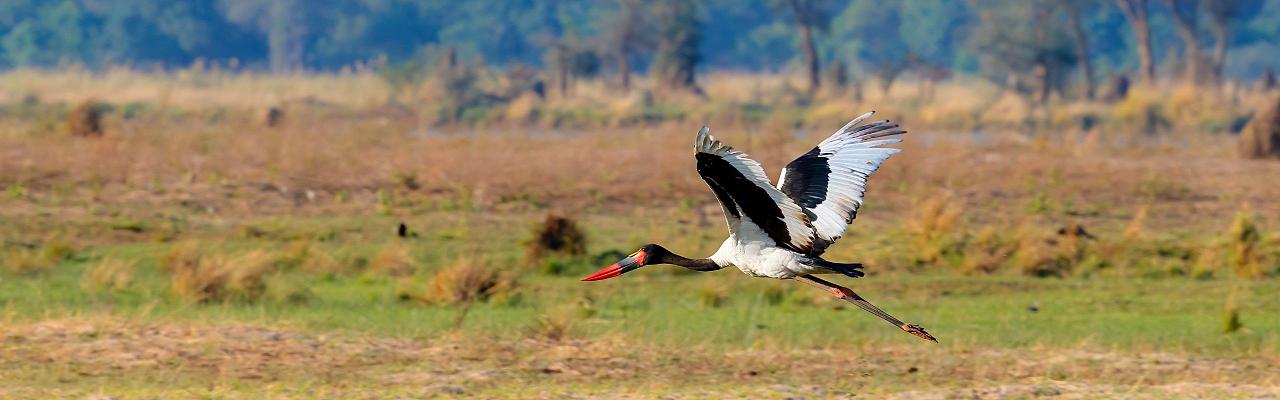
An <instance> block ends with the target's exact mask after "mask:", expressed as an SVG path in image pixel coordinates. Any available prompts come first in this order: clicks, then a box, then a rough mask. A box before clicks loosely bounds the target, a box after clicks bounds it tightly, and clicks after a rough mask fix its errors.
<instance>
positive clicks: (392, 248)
mask: <svg viewBox="0 0 1280 400" xmlns="http://www.w3.org/2000/svg"><path fill="white" fill-rule="evenodd" d="M369 269H371V270H373V271H374V272H378V273H381V274H385V275H388V276H396V277H404V276H410V275H413V273H414V272H416V271H417V270H418V267H417V263H415V262H414V260H413V256H412V254H411V253H410V252H409V247H408V246H405V245H403V244H400V243H389V244H387V245H386V246H383V247H382V250H379V251H378V254H377V255H376V256H374V257H373V259H372V260H369Z"/></svg>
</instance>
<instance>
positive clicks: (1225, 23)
mask: <svg viewBox="0 0 1280 400" xmlns="http://www.w3.org/2000/svg"><path fill="white" fill-rule="evenodd" d="M1239 7H1240V2H1238V1H1235V0H1210V1H1209V7H1208V8H1209V30H1210V31H1212V32H1213V56H1212V57H1213V58H1212V60H1211V61H1210V65H1209V69H1210V71H1209V73H1210V74H1211V75H1212V76H1213V80H1214V82H1218V83H1221V82H1223V79H1222V78H1223V76H1222V70H1223V66H1224V65H1225V64H1226V62H1227V41H1228V40H1230V39H1231V36H1230V33H1231V31H1230V29H1231V25H1230V24H1231V17H1232V16H1233V15H1235V14H1236V13H1237V12H1238V8H1239Z"/></svg>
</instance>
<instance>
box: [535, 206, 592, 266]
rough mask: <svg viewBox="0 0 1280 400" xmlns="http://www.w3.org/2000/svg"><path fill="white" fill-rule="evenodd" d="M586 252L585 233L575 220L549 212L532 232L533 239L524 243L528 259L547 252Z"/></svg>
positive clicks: (542, 255)
mask: <svg viewBox="0 0 1280 400" xmlns="http://www.w3.org/2000/svg"><path fill="white" fill-rule="evenodd" d="M586 252H587V235H586V234H585V233H583V232H582V230H581V229H579V228H578V224H577V222H574V220H573V219H570V218H569V217H566V216H561V215H556V214H549V215H547V218H546V219H545V220H543V221H542V223H541V224H539V225H538V226H537V227H536V228H535V229H534V232H533V239H531V240H529V242H528V243H526V244H525V253H526V254H527V255H528V257H529V259H530V260H539V259H541V258H542V257H544V256H546V255H548V254H563V255H570V256H579V255H582V254H585V253H586Z"/></svg>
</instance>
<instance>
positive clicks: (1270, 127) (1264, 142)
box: [1239, 99, 1280, 158]
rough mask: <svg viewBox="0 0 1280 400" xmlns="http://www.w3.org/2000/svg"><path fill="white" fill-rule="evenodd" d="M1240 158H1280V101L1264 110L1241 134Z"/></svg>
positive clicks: (1277, 100)
mask: <svg viewBox="0 0 1280 400" xmlns="http://www.w3.org/2000/svg"><path fill="white" fill-rule="evenodd" d="M1239 152H1240V156H1241V157H1244V158H1280V99H1276V100H1275V101H1274V102H1273V103H1272V105H1271V106H1270V107H1266V108H1264V109H1263V110H1262V111H1261V112H1259V113H1258V114H1257V115H1256V116H1254V117H1253V120H1252V121H1249V124H1248V125H1246V126H1245V128H1244V131H1242V132H1241V133H1240V142H1239Z"/></svg>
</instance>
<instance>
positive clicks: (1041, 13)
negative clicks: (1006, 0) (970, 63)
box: [970, 0, 1076, 103]
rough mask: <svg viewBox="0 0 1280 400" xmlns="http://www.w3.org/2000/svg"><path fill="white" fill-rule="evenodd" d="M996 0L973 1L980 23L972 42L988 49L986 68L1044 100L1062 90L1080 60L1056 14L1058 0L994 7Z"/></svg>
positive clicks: (998, 78)
mask: <svg viewBox="0 0 1280 400" xmlns="http://www.w3.org/2000/svg"><path fill="white" fill-rule="evenodd" d="M991 2H992V0H974V3H975V5H982V6H983V7H981V8H979V7H975V9H981V10H982V11H980V12H979V13H978V15H979V22H978V27H979V28H977V29H975V30H974V32H973V36H972V37H971V40H972V41H971V43H970V45H971V46H972V47H973V49H974V50H976V51H978V52H980V53H981V54H983V57H982V63H983V66H984V69H985V70H986V72H987V73H988V74H990V77H991V78H992V79H993V81H995V82H999V83H1002V84H1004V85H1006V87H1009V88H1011V89H1014V90H1016V91H1018V92H1020V93H1024V94H1030V95H1032V96H1033V97H1034V98H1035V99H1036V100H1037V101H1039V102H1040V103H1044V102H1047V101H1048V100H1049V96H1050V94H1051V92H1054V91H1056V92H1058V93H1060V94H1061V93H1063V92H1064V90H1063V87H1064V86H1065V82H1066V76H1067V73H1068V72H1069V71H1070V68H1071V65H1072V64H1074V63H1075V62H1076V54H1075V53H1074V52H1073V50H1072V45H1071V43H1070V42H1071V41H1070V40H1069V39H1068V38H1067V36H1068V35H1067V32H1066V29H1064V27H1063V26H1062V23H1061V22H1060V21H1059V20H1058V19H1057V18H1054V17H1055V14H1056V13H1057V12H1058V10H1059V8H1060V7H1059V4H1058V3H1056V2H1054V1H1051V0H1029V1H1023V2H1019V3H1016V4H1009V5H1006V6H1004V7H991V4H990V3H991Z"/></svg>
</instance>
